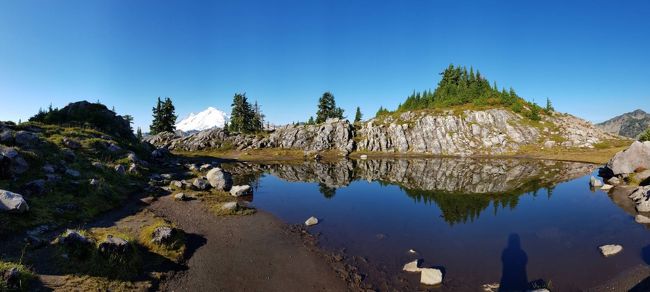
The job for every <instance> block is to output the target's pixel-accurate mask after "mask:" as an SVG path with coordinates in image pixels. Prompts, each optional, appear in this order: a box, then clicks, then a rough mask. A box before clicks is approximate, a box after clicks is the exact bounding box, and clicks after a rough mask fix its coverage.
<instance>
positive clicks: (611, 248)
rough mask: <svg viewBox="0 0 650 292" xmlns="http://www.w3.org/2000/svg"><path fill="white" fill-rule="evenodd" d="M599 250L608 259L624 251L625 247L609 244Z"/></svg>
mask: <svg viewBox="0 0 650 292" xmlns="http://www.w3.org/2000/svg"><path fill="white" fill-rule="evenodd" d="M598 248H599V249H600V253H602V254H603V255H604V256H606V257H608V256H613V255H615V254H617V253H619V252H621V251H622V250H623V247H622V246H620V245H618V244H607V245H603V246H600V247H598Z"/></svg>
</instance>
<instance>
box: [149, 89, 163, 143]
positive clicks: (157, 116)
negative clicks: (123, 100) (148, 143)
mask: <svg viewBox="0 0 650 292" xmlns="http://www.w3.org/2000/svg"><path fill="white" fill-rule="evenodd" d="M151 111H152V112H153V121H151V126H149V133H151V135H156V134H158V133H159V132H160V131H161V130H160V129H161V128H162V127H161V124H162V120H161V118H162V114H161V113H162V101H160V96H159V97H158V101H157V102H156V106H155V107H154V108H153V109H152V110H151Z"/></svg>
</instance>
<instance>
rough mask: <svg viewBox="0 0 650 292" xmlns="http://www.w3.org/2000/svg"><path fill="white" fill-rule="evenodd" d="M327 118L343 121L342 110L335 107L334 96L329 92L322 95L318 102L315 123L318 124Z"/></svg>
mask: <svg viewBox="0 0 650 292" xmlns="http://www.w3.org/2000/svg"><path fill="white" fill-rule="evenodd" d="M329 118H338V119H343V109H342V108H340V107H336V101H335V100H334V95H332V93H330V92H329V91H327V92H325V93H323V96H321V98H320V99H319V100H318V111H316V123H318V124H320V123H323V122H325V121H326V120H327V119H329Z"/></svg>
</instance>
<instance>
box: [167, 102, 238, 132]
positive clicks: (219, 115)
mask: <svg viewBox="0 0 650 292" xmlns="http://www.w3.org/2000/svg"><path fill="white" fill-rule="evenodd" d="M227 120H228V115H227V114H226V113H225V112H223V111H221V110H219V109H217V108H214V107H208V108H206V109H205V110H203V111H201V112H199V113H190V114H189V115H188V116H187V118H185V119H183V120H181V121H180V122H178V123H177V124H176V129H178V130H181V131H183V132H190V131H203V130H207V129H211V128H215V127H219V128H222V127H223V126H224V125H225V124H226V121H227Z"/></svg>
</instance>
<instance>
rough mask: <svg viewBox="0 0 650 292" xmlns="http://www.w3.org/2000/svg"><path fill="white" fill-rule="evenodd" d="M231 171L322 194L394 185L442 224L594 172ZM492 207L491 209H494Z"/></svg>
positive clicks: (523, 164)
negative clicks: (311, 185) (370, 184)
mask: <svg viewBox="0 0 650 292" xmlns="http://www.w3.org/2000/svg"><path fill="white" fill-rule="evenodd" d="M229 168H230V169H231V171H233V172H234V173H236V174H246V173H248V175H250V172H258V173H260V174H261V173H262V172H268V173H270V174H272V175H274V176H276V177H278V178H281V179H283V180H287V181H301V182H315V183H318V184H319V186H320V187H319V189H320V190H321V193H323V195H324V196H326V197H331V196H334V193H335V189H336V188H339V187H344V186H347V185H349V184H350V183H351V182H352V181H354V180H360V179H363V180H369V181H380V182H382V183H386V184H394V185H399V186H400V187H401V188H402V189H404V191H405V192H406V194H407V195H408V196H409V197H412V198H414V199H415V200H418V201H422V202H425V203H431V202H435V203H436V205H438V207H440V209H441V210H442V212H443V215H444V217H445V219H446V220H447V222H449V223H456V222H462V221H466V220H468V219H474V218H475V217H477V216H478V214H479V213H480V212H482V211H483V210H485V209H486V208H487V207H488V206H489V205H490V203H494V204H493V205H494V206H495V208H498V207H503V208H505V207H510V208H514V207H515V206H516V205H517V202H518V198H519V196H520V195H522V194H524V193H528V192H533V193H535V194H536V193H537V191H538V190H540V189H547V192H545V193H548V194H549V195H550V193H551V192H552V188H553V187H554V186H555V185H557V184H558V183H560V182H563V181H568V180H571V179H574V178H577V177H580V176H583V175H586V174H588V173H590V172H591V171H593V170H594V168H595V166H594V165H590V164H584V163H576V162H562V161H550V160H523V159H469V158H467V159H459V158H435V159H383V160H340V161H337V162H333V163H319V162H304V163H299V164H271V165H256V164H237V165H231V166H229ZM495 211H496V210H495Z"/></svg>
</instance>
